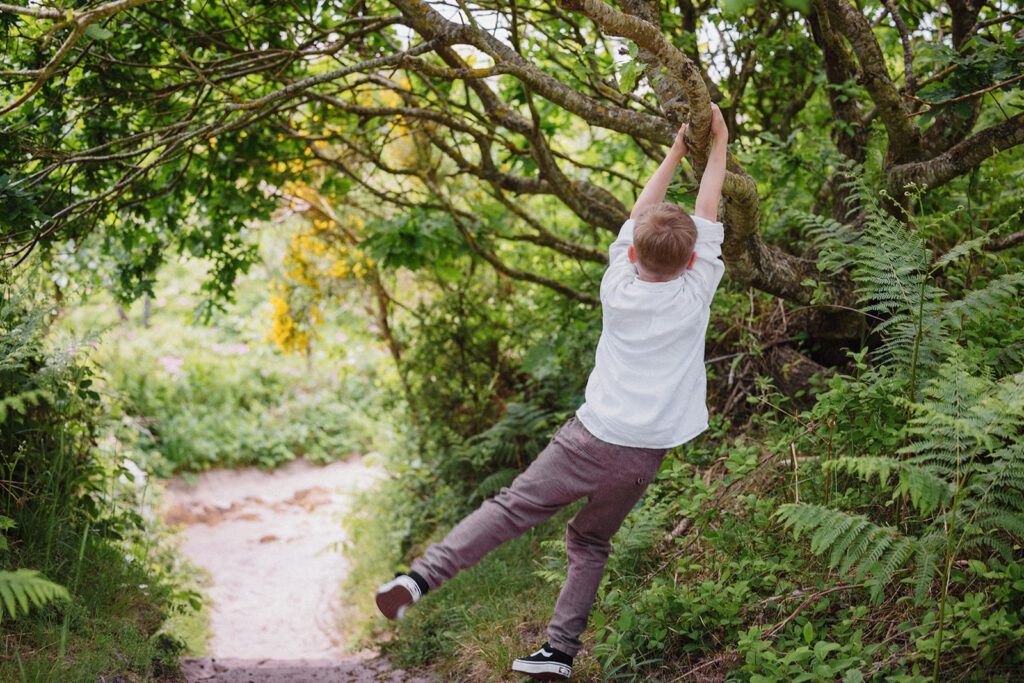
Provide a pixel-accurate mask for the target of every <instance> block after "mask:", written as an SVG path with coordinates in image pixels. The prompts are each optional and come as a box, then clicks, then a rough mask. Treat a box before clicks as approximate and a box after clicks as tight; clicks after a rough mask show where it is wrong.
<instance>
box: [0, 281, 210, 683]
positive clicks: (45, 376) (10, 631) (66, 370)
mask: <svg viewBox="0 0 1024 683" xmlns="http://www.w3.org/2000/svg"><path fill="white" fill-rule="evenodd" d="M39 304H40V302H39V301H38V299H34V298H32V297H31V296H30V295H27V294H26V293H25V292H24V290H23V289H21V288H16V287H14V286H13V285H12V284H11V283H5V284H4V285H3V289H2V291H0V332H2V334H0V388H2V393H0V396H2V400H0V406H2V407H0V465H2V467H3V481H2V487H0V526H2V527H3V529H4V536H3V537H0V539H2V543H0V567H2V568H3V571H0V597H2V598H3V608H2V610H0V615H2V621H3V627H4V637H5V641H6V643H7V648H8V653H10V656H5V658H4V660H3V661H2V662H0V678H2V679H3V680H11V681H14V680H22V681H27V680H31V681H82V682H83V683H84V682H86V681H95V680H97V679H100V678H103V677H106V676H123V675H134V676H140V677H151V676H153V675H164V674H172V673H173V672H174V671H176V670H177V661H176V658H177V654H178V653H179V652H180V651H181V644H180V643H179V642H178V641H176V640H175V639H173V638H170V637H165V636H162V635H159V634H158V631H159V629H160V627H161V624H162V623H163V621H164V619H165V618H166V617H167V616H168V615H170V614H171V613H173V612H175V611H176V610H180V609H183V608H185V606H186V605H188V604H189V603H190V602H191V601H194V600H196V596H194V595H193V594H191V593H190V592H189V591H187V590H183V589H182V587H181V585H180V584H179V582H178V580H177V579H176V577H175V576H174V574H173V572H172V568H173V564H174V559H173V557H169V556H167V555H161V554H160V553H159V552H158V551H157V550H156V549H154V548H153V547H151V546H150V543H149V539H150V535H149V533H148V529H147V528H146V522H145V520H143V519H142V518H141V517H140V516H139V514H138V512H137V510H138V501H137V500H136V499H135V494H136V490H135V487H134V485H133V484H132V483H131V481H129V480H128V479H127V478H126V477H132V478H134V475H133V474H132V472H131V470H130V469H126V468H125V465H124V463H123V462H121V461H120V460H119V459H117V458H116V457H112V456H113V454H110V453H105V452H104V451H103V450H102V449H101V448H100V447H99V444H98V441H99V439H100V437H101V436H102V434H103V433H104V431H105V430H106V429H107V428H108V420H107V418H106V417H105V413H106V411H105V410H104V409H103V405H102V398H101V396H100V394H99V393H98V392H97V391H96V388H95V386H94V384H93V382H94V379H95V377H94V373H93V371H92V370H91V369H90V367H89V365H88V364H87V363H86V362H84V361H83V358H82V355H83V353H84V352H82V351H81V350H79V349H77V348H76V347H74V346H65V347H60V348H53V347H51V346H49V345H48V344H47V343H46V341H45V336H46V332H47V329H46V328H47V326H48V325H49V324H50V323H52V320H48V316H47V311H48V309H47V308H45V307H42V306H40V305H39ZM119 478H120V479H121V481H120V482H119V481H118V480H119ZM44 577H45V578H44ZM26 613H27V614H26Z"/></svg>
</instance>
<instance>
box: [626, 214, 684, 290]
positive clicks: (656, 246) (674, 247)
mask: <svg viewBox="0 0 1024 683" xmlns="http://www.w3.org/2000/svg"><path fill="white" fill-rule="evenodd" d="M696 241H697V226H696V224H694V222H693V219H692V218H691V217H690V214H688V213H686V212H685V211H683V210H682V209H681V208H679V207H678V206H676V205H675V204H669V203H667V202H661V203H660V204H652V205H651V206H649V207H648V208H646V209H644V211H643V212H642V213H641V214H640V215H639V216H637V218H636V224H635V225H634V226H633V244H632V245H631V246H630V248H629V260H630V261H631V262H633V263H636V264H637V270H638V271H639V272H640V276H641V277H642V278H643V279H647V280H673V279H675V278H677V277H679V276H680V275H681V274H682V273H683V271H684V270H686V269H687V268H690V267H692V266H693V261H694V257H695V256H696V254H695V253H694V251H693V245H694V243H695V242H696Z"/></svg>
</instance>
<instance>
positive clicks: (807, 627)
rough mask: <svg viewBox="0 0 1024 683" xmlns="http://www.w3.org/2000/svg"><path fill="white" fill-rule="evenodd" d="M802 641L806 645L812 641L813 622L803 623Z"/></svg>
mask: <svg viewBox="0 0 1024 683" xmlns="http://www.w3.org/2000/svg"><path fill="white" fill-rule="evenodd" d="M804 642H805V643H807V644H808V645H810V644H811V643H812V642H814V624H812V623H811V622H809V621H808V622H807V623H806V624H804Z"/></svg>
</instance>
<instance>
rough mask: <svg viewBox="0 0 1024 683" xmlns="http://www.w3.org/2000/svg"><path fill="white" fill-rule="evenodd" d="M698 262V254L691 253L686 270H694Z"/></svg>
mask: <svg viewBox="0 0 1024 683" xmlns="http://www.w3.org/2000/svg"><path fill="white" fill-rule="evenodd" d="M696 262H697V252H695V251H694V252H691V253H690V262H689V263H687V264H686V269H687V270H689V269H690V268H693V264H694V263H696Z"/></svg>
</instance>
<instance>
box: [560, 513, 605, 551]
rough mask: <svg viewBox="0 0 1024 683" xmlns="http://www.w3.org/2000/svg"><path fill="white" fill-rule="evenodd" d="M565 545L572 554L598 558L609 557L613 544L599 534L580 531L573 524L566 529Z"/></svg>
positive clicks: (570, 523)
mask: <svg viewBox="0 0 1024 683" xmlns="http://www.w3.org/2000/svg"><path fill="white" fill-rule="evenodd" d="M565 545H566V549H567V550H568V551H569V553H570V554H583V555H589V556H596V557H605V558H606V557H608V554H609V553H610V552H611V549H612V544H611V542H610V541H609V540H608V539H607V538H604V537H602V536H599V535H597V534H594V533H591V532H586V531H580V530H579V529H577V528H576V527H575V526H573V524H572V522H569V524H568V526H566V528H565Z"/></svg>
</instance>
